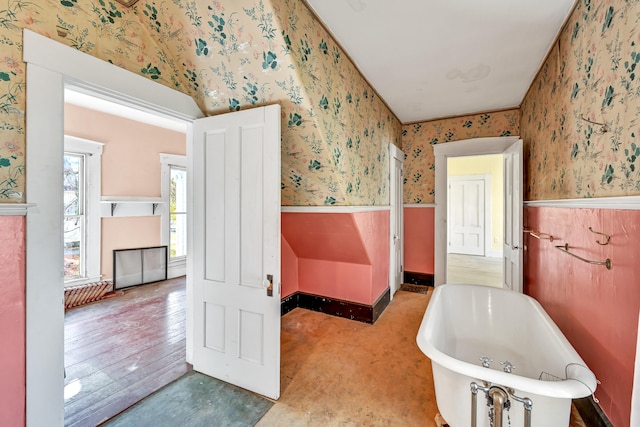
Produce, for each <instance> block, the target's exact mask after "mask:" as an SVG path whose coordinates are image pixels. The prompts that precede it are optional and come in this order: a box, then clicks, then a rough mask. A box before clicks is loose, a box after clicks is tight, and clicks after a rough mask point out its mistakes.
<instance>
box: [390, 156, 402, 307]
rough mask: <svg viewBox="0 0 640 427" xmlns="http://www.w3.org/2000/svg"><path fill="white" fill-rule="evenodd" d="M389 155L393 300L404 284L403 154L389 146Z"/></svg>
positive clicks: (391, 289)
mask: <svg viewBox="0 0 640 427" xmlns="http://www.w3.org/2000/svg"><path fill="white" fill-rule="evenodd" d="M389 153H390V156H389V158H390V162H389V168H390V170H389V180H390V188H391V194H390V205H391V212H390V215H389V219H390V221H391V224H390V227H389V231H390V236H389V242H390V262H389V288H390V294H391V299H393V295H394V294H395V293H396V291H397V290H398V289H400V286H401V285H402V282H404V238H403V237H404V187H403V186H404V153H403V152H402V151H401V150H400V149H399V148H398V147H396V146H395V145H393V144H389Z"/></svg>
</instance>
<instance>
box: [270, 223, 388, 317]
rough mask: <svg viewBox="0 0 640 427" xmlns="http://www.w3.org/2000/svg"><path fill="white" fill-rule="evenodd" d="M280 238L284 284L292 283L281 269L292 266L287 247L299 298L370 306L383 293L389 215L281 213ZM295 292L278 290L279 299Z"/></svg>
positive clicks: (289, 287) (289, 272)
mask: <svg viewBox="0 0 640 427" xmlns="http://www.w3.org/2000/svg"><path fill="white" fill-rule="evenodd" d="M282 235H283V249H282V252H283V264H282V271H283V272H282V277H283V281H285V280H295V279H293V278H294V277H296V274H295V272H293V271H292V270H293V268H294V267H292V265H293V264H291V265H287V264H286V262H287V261H286V260H289V262H291V260H292V258H291V254H287V253H286V251H287V250H288V249H287V248H285V245H284V241H286V242H287V246H289V247H290V249H291V251H292V253H293V255H294V256H295V258H296V259H297V284H298V289H297V290H299V291H300V292H305V293H309V294H314V295H320V296H325V297H328V298H336V299H342V300H346V301H351V302H357V303H361V304H367V305H371V304H373V303H374V302H375V301H376V300H377V298H378V297H379V296H380V295H381V294H382V293H383V292H384V291H385V290H386V289H387V288H388V285H389V280H388V277H389V212H388V211H372V212H358V213H298V212H296V213H293V212H285V213H283V214H282ZM285 258H286V260H285ZM294 287H295V286H294V285H293V284H289V283H287V284H286V285H285V284H283V293H282V295H283V297H284V296H286V295H288V294H290V293H291V292H295V289H294ZM285 289H286V292H287V293H286V294H285ZM290 291H291V292H290Z"/></svg>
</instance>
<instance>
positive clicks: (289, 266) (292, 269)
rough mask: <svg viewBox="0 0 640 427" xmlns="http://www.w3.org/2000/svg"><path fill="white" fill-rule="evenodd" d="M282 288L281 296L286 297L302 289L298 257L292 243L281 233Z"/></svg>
mask: <svg viewBox="0 0 640 427" xmlns="http://www.w3.org/2000/svg"><path fill="white" fill-rule="evenodd" d="M280 277H281V289H280V297H281V298H286V297H288V296H289V295H291V294H294V293H296V292H298V291H299V290H300V285H299V284H298V257H297V256H296V254H295V252H293V249H291V245H289V242H287V239H286V238H285V237H284V235H282V234H281V267H280Z"/></svg>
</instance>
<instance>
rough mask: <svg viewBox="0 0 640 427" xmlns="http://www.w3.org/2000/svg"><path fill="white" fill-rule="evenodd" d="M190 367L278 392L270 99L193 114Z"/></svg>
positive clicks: (275, 181) (276, 194) (276, 147)
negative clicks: (246, 107)
mask: <svg viewBox="0 0 640 427" xmlns="http://www.w3.org/2000/svg"><path fill="white" fill-rule="evenodd" d="M192 130H193V135H192V136H193V156H192V161H193V177H194V178H193V198H192V200H193V212H194V215H193V251H192V252H191V253H192V254H193V257H192V258H193V259H192V262H193V265H192V274H191V278H192V279H191V280H192V283H193V299H194V305H193V308H194V311H193V320H194V321H193V324H194V326H193V328H194V335H193V346H194V347H193V368H194V369H195V370H196V371H199V372H202V373H204V374H207V375H210V376H212V377H215V378H219V379H221V380H223V381H226V382H229V383H231V384H235V385H237V386H239V387H242V388H245V389H248V390H251V391H254V392H256V393H259V394H262V395H264V396H267V397H269V398H272V399H277V398H278V397H279V396H280V106H279V105H273V106H268V107H261V108H255V109H251V110H246V111H240V112H235V113H229V114H223V115H220V116H213V117H208V118H204V119H198V120H196V121H194V123H193V128H192Z"/></svg>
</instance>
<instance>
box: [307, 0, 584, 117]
mask: <svg viewBox="0 0 640 427" xmlns="http://www.w3.org/2000/svg"><path fill="white" fill-rule="evenodd" d="M306 1H307V3H308V5H309V6H310V7H311V9H312V10H313V11H314V12H315V13H316V15H317V16H318V17H319V19H320V20H321V21H322V22H323V23H324V24H325V26H326V27H327V28H328V29H329V31H330V32H331V33H332V34H333V36H334V37H335V39H336V40H337V41H338V43H340V45H341V46H342V47H343V48H344V49H345V51H346V52H347V54H348V55H349V56H350V57H351V59H352V60H353V61H354V62H355V63H356V66H357V67H358V68H359V69H360V71H361V72H362V74H363V75H364V76H365V78H366V79H367V80H368V81H369V83H371V85H372V86H373V87H374V88H375V90H376V91H377V92H378V94H379V95H380V96H381V97H382V98H383V99H384V101H385V102H386V103H387V105H388V106H389V108H391V110H392V111H393V112H394V113H395V114H396V116H398V118H399V119H400V121H402V122H403V123H410V122H416V121H425V120H430V119H435V118H441V117H449V116H456V115H463V114H471V113H478V112H484V111H492V110H499V109H504V108H511V107H518V106H519V105H520V103H521V102H522V99H523V98H524V96H525V94H526V92H527V90H528V89H529V86H530V85H531V82H532V81H533V78H534V77H535V75H536V73H537V71H538V69H539V68H540V66H541V64H542V61H543V60H544V58H545V56H546V54H547V52H548V51H549V49H550V47H551V45H552V43H553V41H554V40H555V38H556V36H557V34H558V33H559V31H560V30H561V28H562V25H563V23H564V22H565V20H566V18H567V17H568V15H569V14H570V12H571V11H572V9H573V6H574V3H575V1H577V0H306Z"/></svg>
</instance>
